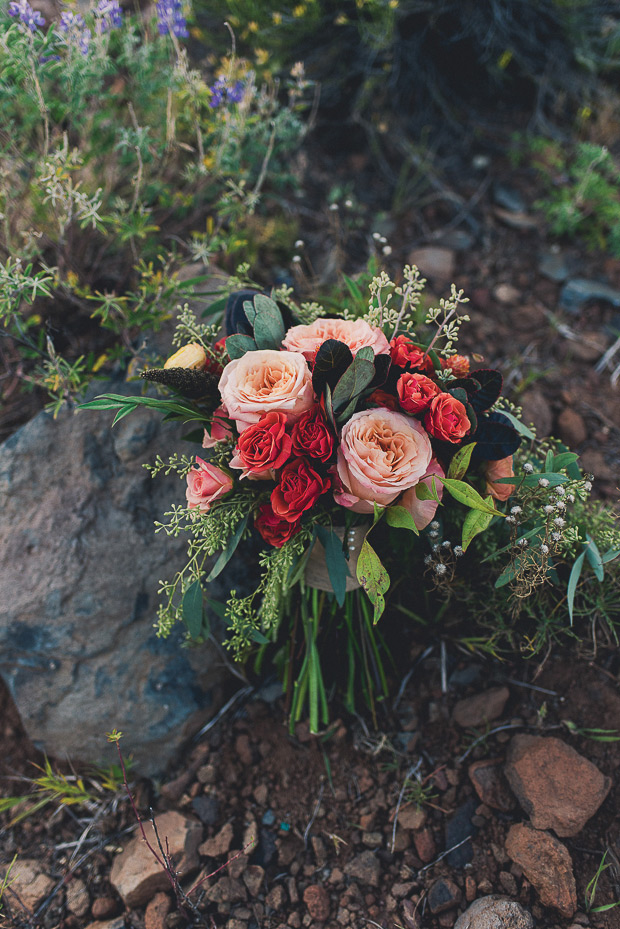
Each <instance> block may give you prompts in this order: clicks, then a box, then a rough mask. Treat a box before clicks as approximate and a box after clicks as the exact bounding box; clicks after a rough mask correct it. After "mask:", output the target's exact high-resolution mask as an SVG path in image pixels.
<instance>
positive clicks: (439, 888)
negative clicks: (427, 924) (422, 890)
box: [428, 877, 461, 915]
mask: <svg viewBox="0 0 620 929" xmlns="http://www.w3.org/2000/svg"><path fill="white" fill-rule="evenodd" d="M460 902H461V891H460V889H459V888H458V887H457V885H456V884H455V883H454V881H450V880H448V879H447V878H445V877H440V878H439V879H438V880H436V881H435V883H434V884H433V885H432V887H431V889H430V890H429V892H428V905H429V908H430V911H431V913H433V914H434V915H437V914H438V913H445V912H447V910H452V909H454V907H455V906H458V905H459V903H460Z"/></svg>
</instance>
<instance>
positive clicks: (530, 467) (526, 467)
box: [523, 461, 534, 474]
mask: <svg viewBox="0 0 620 929" xmlns="http://www.w3.org/2000/svg"><path fill="white" fill-rule="evenodd" d="M523 470H524V471H525V473H526V474H532V472H533V471H534V465H533V464H530V462H529V461H526V462H525V464H524V465H523Z"/></svg>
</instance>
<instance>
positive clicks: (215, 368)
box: [205, 338, 230, 377]
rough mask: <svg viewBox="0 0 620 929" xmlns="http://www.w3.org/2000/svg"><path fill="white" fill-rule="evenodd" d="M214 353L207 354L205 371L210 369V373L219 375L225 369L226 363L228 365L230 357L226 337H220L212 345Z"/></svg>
mask: <svg viewBox="0 0 620 929" xmlns="http://www.w3.org/2000/svg"><path fill="white" fill-rule="evenodd" d="M211 352H212V354H208V355H207V361H206V364H205V371H208V372H209V373H210V374H216V375H218V377H219V375H220V374H221V373H222V371H223V370H224V365H226V364H227V363H228V362H229V361H230V358H229V356H228V352H227V351H226V339H225V338H224V339H218V341H217V342H215V343H214V344H213V345H212V346H211Z"/></svg>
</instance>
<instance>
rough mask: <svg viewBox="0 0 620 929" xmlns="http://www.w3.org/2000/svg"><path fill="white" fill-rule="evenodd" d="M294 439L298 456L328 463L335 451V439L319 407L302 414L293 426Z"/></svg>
mask: <svg viewBox="0 0 620 929" xmlns="http://www.w3.org/2000/svg"><path fill="white" fill-rule="evenodd" d="M292 438H293V451H294V452H295V453H296V454H297V455H309V456H310V457H311V458H319V459H320V461H327V459H328V458H331V455H332V452H333V451H334V437H333V435H332V434H331V432H330V429H329V426H328V425H327V423H326V422H325V419H324V417H323V414H322V413H321V411H320V409H319V407H318V406H317V407H314V408H313V409H312V410H308V411H307V412H306V413H302V414H301V416H300V417H299V419H298V420H297V422H296V423H295V425H294V426H293V432H292Z"/></svg>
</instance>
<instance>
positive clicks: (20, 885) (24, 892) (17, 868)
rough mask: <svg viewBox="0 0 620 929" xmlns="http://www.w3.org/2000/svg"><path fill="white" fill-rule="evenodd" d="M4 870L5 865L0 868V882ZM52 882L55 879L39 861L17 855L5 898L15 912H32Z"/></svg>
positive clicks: (41, 900) (52, 884) (50, 888)
mask: <svg viewBox="0 0 620 929" xmlns="http://www.w3.org/2000/svg"><path fill="white" fill-rule="evenodd" d="M6 870H7V869H6V866H3V867H2V868H0V883H1V882H2V880H1V879H2V878H4V876H5V875H6ZM54 884H55V881H53V880H52V878H51V877H50V876H49V875H48V874H46V873H45V871H44V868H43V865H42V863H41V862H39V861H36V860H35V859H30V858H19V857H18V858H17V861H16V862H15V864H14V865H13V867H12V868H11V873H10V874H9V877H8V888H7V890H6V895H7V900H8V901H9V904H10V906H11V908H12V909H13V910H14V911H15V912H16V913H22V914H23V913H24V912H26V913H33V912H34V911H35V910H36V908H37V907H38V906H39V904H40V903H42V902H43V900H45V898H46V897H47V895H48V894H49V893H50V892H51V890H52V888H53V887H54Z"/></svg>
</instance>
